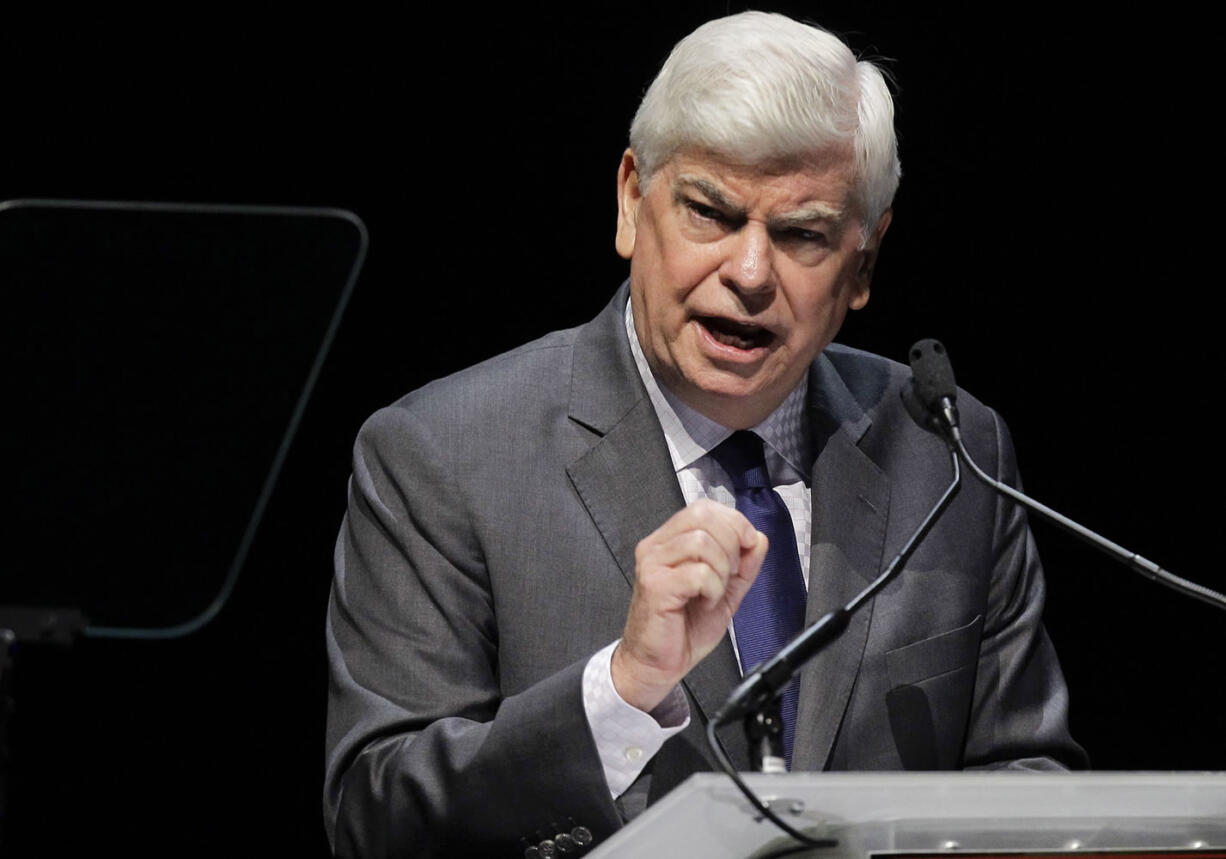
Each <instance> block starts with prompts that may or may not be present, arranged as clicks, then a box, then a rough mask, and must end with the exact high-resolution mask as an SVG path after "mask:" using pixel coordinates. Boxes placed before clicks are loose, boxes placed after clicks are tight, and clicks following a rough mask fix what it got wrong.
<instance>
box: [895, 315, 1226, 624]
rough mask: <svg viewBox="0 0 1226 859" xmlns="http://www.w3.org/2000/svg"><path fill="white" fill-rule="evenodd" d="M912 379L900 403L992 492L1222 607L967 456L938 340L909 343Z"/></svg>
mask: <svg viewBox="0 0 1226 859" xmlns="http://www.w3.org/2000/svg"><path fill="white" fill-rule="evenodd" d="M909 354H910V359H911V372H912V375H913V379H912V383H911V384H910V385H909V386H908V387H907V388H906V389H905V390H904V391H903V392H902V399H903V404H904V405H905V406H906V407H907V411H908V412H910V414H911V417H913V418H914V419H915V421H916V423H918V424H919V425H920V426H922V427H924V429H927V430H929V431H931V432H935V433H937V434H938V435H940V436H941V437H942V438H944V439H945V440H946V442H947V443H948V444H949V445H950V446H951V447H952V448H953V449H955V450H956V451H957V452H958V455H959V456H960V457H961V458H962V460H963V461H964V462H965V463H966V465H967V467H968V468H970V470H971V473H972V474H974V475H975V477H977V478H979V480H980V481H982V482H983V483H985V484H987V485H988V486H990V487H991V488H992V489H994V490H996V491H997V492H999V493H1001V494H1002V495H1005V496H1007V497H1009V498H1012V499H1013V500H1014V501H1016V502H1018V503H1019V504H1021V505H1023V506H1025V507H1027V508H1029V509H1030V510H1033V511H1035V512H1036V513H1038V514H1039V515H1041V516H1043V517H1044V518H1045V519H1048V520H1050V521H1051V522H1054V523H1055V524H1056V525H1059V526H1060V527H1061V528H1063V529H1064V530H1065V531H1068V532H1069V533H1070V534H1073V535H1074V536H1075V537H1077V538H1079V539H1081V540H1083V541H1084V542H1086V543H1089V544H1090V545H1091V546H1093V547H1095V548H1096V549H1098V550H1100V551H1102V552H1103V553H1104V554H1106V555H1108V556H1110V557H1112V558H1114V559H1115V560H1117V561H1119V562H1120V563H1122V564H1123V565H1124V566H1126V567H1128V568H1129V569H1131V570H1132V571H1134V572H1137V573H1140V574H1141V575H1143V576H1145V577H1147V578H1150V579H1153V580H1154V581H1156V582H1158V583H1159V584H1162V585H1165V586H1167V587H1168V588H1171V589H1172V590H1175V591H1178V592H1179V593H1181V594H1185V595H1186V596H1190V597H1192V598H1193V599H1198V600H1200V601H1201V602H1205V603H1208V604H1209V605H1212V606H1216V607H1217V608H1220V609H1223V610H1226V596H1223V595H1222V594H1220V593H1218V592H1217V591H1214V590H1211V589H1209V588H1207V587H1205V586H1204V585H1198V584H1197V583H1196V582H1190V581H1188V580H1187V579H1184V578H1181V577H1179V576H1177V575H1175V574H1174V573H1171V572H1168V571H1167V570H1164V569H1162V568H1161V567H1160V566H1158V565H1157V564H1155V563H1154V562H1153V561H1151V560H1149V559H1147V558H1143V557H1141V556H1140V555H1138V554H1137V553H1136V552H1132V551H1129V550H1128V549H1125V548H1124V547H1123V546H1121V545H1119V544H1118V543H1114V542H1112V541H1111V540H1108V539H1107V538H1106V537H1103V536H1102V535H1101V534H1098V533H1095V532H1094V531H1091V530H1090V529H1089V528H1087V527H1085V526H1084V525H1081V524H1080V523H1078V522H1074V521H1073V520H1072V519H1070V518H1068V517H1067V516H1065V515H1063V514H1061V513H1058V512H1056V511H1055V510H1053V509H1051V508H1050V507H1048V506H1047V505H1046V504H1042V503H1040V502H1038V501H1036V500H1034V499H1033V498H1031V497H1030V496H1028V495H1026V494H1025V493H1023V492H1021V491H1019V490H1017V489H1014V488H1013V487H1012V486H1009V485H1008V484H1005V483H1002V482H1000V481H999V480H996V479H995V478H994V477H992V476H991V475H990V474H987V473H986V472H985V471H984V470H983V469H982V468H980V467H979V465H978V464H977V463H976V462H975V460H974V459H972V458H971V454H970V451H968V450H967V449H966V445H965V444H963V443H962V434H961V431H960V430H959V427H958V408H957V405H956V403H957V398H958V388H957V385H956V384H955V383H954V370H953V365H952V364H951V363H950V361H949V354H948V353H947V352H946V351H945V347H944V346H942V345H941V343H940V342H939V341H937V340H931V339H929V340H921V341H919V342H918V343H916V344H915V345H914V346H912V347H911V351H910V353H909Z"/></svg>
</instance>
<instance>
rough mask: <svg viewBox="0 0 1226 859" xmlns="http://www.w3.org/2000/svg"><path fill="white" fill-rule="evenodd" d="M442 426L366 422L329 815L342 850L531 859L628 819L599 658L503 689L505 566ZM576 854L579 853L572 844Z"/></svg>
mask: <svg viewBox="0 0 1226 859" xmlns="http://www.w3.org/2000/svg"><path fill="white" fill-rule="evenodd" d="M440 435H441V431H439V430H435V431H433V432H432V431H430V430H428V429H426V428H425V427H424V426H423V424H422V422H420V421H418V420H415V419H414V416H413V415H412V413H411V412H410V411H409V410H408V409H406V408H403V407H394V408H391V409H385V410H383V411H382V412H380V413H378V414H376V415H375V416H374V417H372V418H371V420H370V421H368V422H367V424H366V426H364V427H363V429H362V432H361V433H360V435H359V437H358V441H357V444H356V447H355V454H354V469H353V476H352V478H351V481H350V491H349V506H348V512H347V514H346V516H345V520H344V523H343V525H342V527H341V533H340V537H339V539H338V541H337V546H336V556H335V578H334V581H333V587H332V596H331V600H330V603H329V607H328V617H327V649H328V664H329V672H330V685H329V701H328V735H327V743H328V748H327V775H326V784H325V797H324V806H325V822H326V826H327V829H328V835H329V838H330V839H331V841H332V844H333V849H334V850H335V852H336V853H337V854H338V855H341V856H363V857H368V856H432V855H460V854H462V853H463V851H465V850H467V851H469V852H470V855H489V856H499V855H504V856H522V855H523V853H524V850H525V848H526V847H528V846H531V845H535V844H538V843H539V842H540V841H542V840H543V839H546V838H550V839H552V838H554V837H555V835H556V834H558V833H566V834H572V833H576V834H575V835H574V836H573V837H576V838H577V841H578V842H579V844H580V845H582V844H583V843H584V842H585V841H587V842H590V843H599V842H600V841H601V840H602V839H603V838H605V837H606V836H607V835H609V834H610V833H611V832H612V831H614V830H615V829H616V828H617V827H618V826H620V818H619V817H618V814H617V811H616V809H615V807H614V806H613V803H612V801H611V799H610V796H609V791H608V787H607V786H606V784H605V779H604V776H603V772H602V768H601V764H600V760H599V757H598V756H597V753H596V749H595V746H594V743H593V741H592V738H591V734H590V731H589V728H588V725H587V721H586V716H585V713H584V708H583V701H582V674H583V668H584V664H585V663H586V659H585V660H582V661H580V662H577V663H575V664H573V665H571V666H570V667H568V668H566V669H564V670H562V671H560V672H557V673H555V674H552V675H549V676H546V677H544V678H543V679H541V680H540V681H539V682H537V683H536V684H535V685H532V686H531V687H529V688H527V689H524V690H521V691H518V692H517V694H513V695H509V696H506V697H504V695H503V691H502V689H501V687H500V682H499V656H498V647H499V641H498V627H497V618H496V602H495V599H494V594H493V590H492V586H491V578H490V575H489V572H488V570H487V569H486V567H485V563H484V559H483V556H482V550H481V545H480V540H479V538H478V535H477V533H476V530H475V529H474V527H473V520H472V517H471V516H470V515H469V513H470V511H469V509H468V506H469V505H470V504H472V503H475V502H474V499H470V498H466V497H464V492H463V489H462V488H461V485H460V484H461V483H462V481H460V480H457V479H456V476H455V471H454V469H455V468H456V467H462V466H457V465H456V464H455V463H450V462H448V456H447V455H445V451H444V448H445V447H446V445H445V444H444V443H443V439H441V438H440ZM571 855H574V854H573V853H572V854H571Z"/></svg>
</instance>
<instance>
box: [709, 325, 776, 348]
mask: <svg viewBox="0 0 1226 859" xmlns="http://www.w3.org/2000/svg"><path fill="white" fill-rule="evenodd" d="M696 319H697V322H698V324H699V325H701V326H702V327H703V328H705V329H706V331H707V333H708V334H710V335H711V339H713V340H714V341H715V342H716V343H719V344H721V345H723V346H731V347H732V348H733V349H741V350H743V351H746V352H748V351H751V350H753V349H760V348H764V347H766V346H769V345H770V344H771V342H772V341H773V340H774V339H775V335H774V334H772V333H771V332H770V331H768V330H766V329H765V328H763V327H762V326H761V325H754V324H753V323H749V322H736V321H735V320H732V319H725V318H724V317H722V316H699V317H696Z"/></svg>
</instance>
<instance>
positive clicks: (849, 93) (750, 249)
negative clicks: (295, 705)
mask: <svg viewBox="0 0 1226 859" xmlns="http://www.w3.org/2000/svg"><path fill="white" fill-rule="evenodd" d="M630 138H631V139H630V142H631V145H630V148H629V149H628V150H627V151H626V153H625V155H624V156H623V158H622V161H621V165H620V169H619V171H618V183H617V188H618V223H617V233H616V247H617V250H618V252H619V253H620V254H621V255H622V256H624V257H626V258H627V259H629V260H630V279H629V283H628V286H626V285H623V288H622V289H621V290H619V291H618V292H617V294H616V295H615V296H614V299H613V301H612V303H611V304H610V305H609V306H608V308H607V309H606V310H605V312H604V313H602V314H601V315H600V316H599V317H598V318H597V319H595V320H594V321H593V322H591V323H589V324H588V325H585V326H583V327H581V328H578V329H574V330H571V331H563V332H557V333H555V334H551V335H549V336H547V337H545V338H543V339H541V340H538V341H536V342H534V343H531V344H528V345H527V346H524V347H522V348H520V349H517V350H515V351H513V352H511V353H508V354H506V355H502V356H499V357H498V358H495V359H492V360H491V361H488V362H485V363H484V364H481V365H479V366H477V367H474V368H471V369H469V370H467V371H464V372H462V373H460V374H457V375H456V376H453V377H451V378H449V379H445V380H442V381H440V382H436V383H434V384H431V385H428V386H427V387H425V388H423V389H421V390H419V391H416V392H414V393H413V394H410V395H409V396H408V397H406V398H404V399H403V400H401V401H400V402H399V403H397V404H396V405H394V406H392V407H391V408H389V409H385V410H383V411H381V412H379V413H377V414H376V415H375V416H374V417H372V418H371V420H370V421H369V422H368V423H367V425H366V426H365V427H364V428H363V430H362V433H361V434H360V436H359V439H358V442H357V446H356V450H355V461H354V475H353V480H352V482H351V499H350V507H349V513H348V515H347V517H346V522H345V524H344V526H343V528H342V532H341V537H340V539H339V541H338V545H337V555H336V564H337V573H336V580H335V584H334V591H333V600H332V603H331V606H330V610H329V618H328V646H329V658H330V664H331V669H332V691H331V700H330V708H329V736H328V742H329V761H328V783H327V788H326V800H325V804H326V814H327V823H328V827H329V833H330V835H331V836H332V838H333V843H334V846H335V849H336V850H337V852H338V853H340V854H344V855H384V854H389V855H390V854H395V853H400V854H410V855H431V854H435V853H441V854H447V853H448V852H449V851H459V850H461V849H465V848H466V849H475V848H481V849H483V850H484V851H485V853H486V854H488V855H508V856H510V855H522V854H523V851H524V850H526V849H528V848H532V847H534V846H535V845H537V844H538V843H540V842H542V841H544V840H551V839H552V840H557V839H562V841H563V842H564V843H566V844H567V846H568V847H574V848H576V849H581V848H586V847H587V846H589V845H591V844H593V843H599V842H600V841H601V840H603V839H604V838H606V837H607V836H608V835H610V834H611V833H612V832H613V831H614V830H615V829H616V828H617V827H618V826H620V825H621V824H622V823H623V821H624V820H626V819H629V818H632V817H633V816H634V815H635V814H637V813H638V812H639V811H641V809H642V808H643V807H644V805H645V804H647V803H649V802H651V801H653V800H654V799H655V798H657V797H658V796H660V795H662V794H663V793H664V792H665V791H667V790H668V789H670V788H672V787H673V786H675V785H676V784H678V783H680V781H682V780H683V779H684V778H685V777H686V776H687V775H689V774H690V773H692V772H694V771H696V770H700V769H709V768H710V764H709V761H708V760H707V753H706V749H705V744H704V741H703V739H702V736H701V732H702V726H703V724H704V723H705V721H706V720H707V719H709V718H710V717H711V716H712V714H713V713H714V710H715V709H716V708H717V707H718V706H719V705H720V704H721V703H722V702H723V701H724V699H725V698H726V696H727V694H728V692H729V691H730V690H731V688H732V687H733V686H734V685H735V684H736V682H737V681H738V679H739V677H740V672H741V665H739V664H738V657H739V658H740V660H741V663H743V664H744V665H745V667H748V666H749V665H750V664H751V663H752V661H754V660H755V656H754V654H756V653H758V652H759V651H760V650H761V649H762V648H763V646H764V645H763V641H764V640H768V639H771V637H772V636H773V637H774V641H775V642H776V644H773V645H768V649H769V647H773V646H777V641H778V640H779V639H780V637H781V636H785V635H786V634H790V633H791V632H792V631H794V630H795V629H796V628H798V627H799V625H800V624H801V623H802V622H803V621H805V620H807V621H810V622H811V621H812V620H813V619H815V618H816V617H817V616H819V615H820V614H822V613H824V612H826V611H828V610H830V609H831V608H833V607H835V606H836V605H841V604H843V603H845V602H846V601H847V600H848V599H850V598H851V597H852V596H853V595H854V594H855V593H857V592H858V591H859V590H861V589H862V588H863V587H864V585H865V584H867V582H868V581H869V580H871V579H872V578H873V577H874V576H875V575H876V574H877V572H878V571H879V570H880V568H881V566H882V565H883V563H884V561H885V560H886V559H887V558H888V557H890V556H891V555H892V554H893V553H894V552H896V551H897V549H898V547H899V546H900V545H901V543H902V541H903V540H905V539H906V537H907V536H908V535H909V534H910V532H911V531H912V530H913V529H914V527H915V525H916V524H917V523H918V522H919V521H920V519H921V518H922V517H923V516H924V514H925V513H926V511H927V509H928V508H929V507H930V506H931V504H932V503H933V501H935V499H936V498H937V496H938V495H939V494H940V492H941V491H942V489H943V488H944V486H945V484H947V483H948V480H949V464H948V457H947V454H946V453H945V450H944V446H943V445H942V444H941V443H940V442H939V441H938V440H937V439H935V438H934V437H933V436H931V435H928V434H926V433H925V432H923V431H922V430H921V429H919V428H918V427H917V426H916V425H915V424H914V423H913V422H912V421H911V419H910V418H909V417H908V416H907V415H906V414H905V412H904V410H903V408H902V406H901V404H900V401H899V390H900V388H901V387H902V385H903V383H904V382H905V379H906V376H907V374H906V373H905V371H904V370H903V369H902V368H900V367H899V366H897V365H894V364H892V363H890V362H887V361H885V360H883V359H880V358H877V357H875V356H870V355H866V354H864V353H860V352H856V351H854V350H848V349H844V348H840V347H830V346H829V344H830V341H831V340H832V338H833V337H834V335H835V334H836V332H837V331H838V329H839V326H840V325H841V323H842V321H843V318H844V316H845V314H846V313H847V311H849V310H855V309H858V308H860V307H862V306H864V304H865V302H866V301H867V300H868V295H869V286H870V281H871V277H872V271H873V265H874V262H875V260H876V257H877V253H878V251H879V249H880V246H881V242H882V239H883V237H884V235H885V233H886V230H887V228H888V226H889V223H890V218H891V212H890V209H889V206H890V203H891V200H892V198H893V194H894V190H895V188H896V186H897V182H898V175H899V170H898V161H897V157H896V154H895V142H894V132H893V109H892V103H891V101H890V96H889V93H888V90H887V89H886V87H885V84H884V82H883V81H882V79H881V75H880V73H879V72H878V71H877V70H876V69H875V68H874V67H873V66H872V65H870V64H868V63H858V62H856V60H855V58H854V56H852V54H851V53H850V51H849V50H848V49H847V47H846V46H845V45H843V44H842V42H840V41H839V40H838V39H837V38H835V37H833V36H831V35H829V34H827V33H825V32H823V31H820V30H817V29H815V28H812V27H808V26H804V25H801V24H798V23H796V22H793V21H790V20H788V19H786V18H783V17H781V16H776V15H765V14H762V13H745V14H743V15H737V16H733V17H731V18H726V19H721V20H719V21H714V22H711V23H709V24H707V25H704V26H703V27H700V28H699V29H698V30H696V31H695V32H694V33H693V34H691V35H690V36H689V37H687V38H686V39H685V40H683V41H682V42H681V43H679V44H678V46H677V47H676V48H675V49H674V51H673V53H672V55H671V56H670V57H669V59H668V60H667V61H666V63H665V65H664V67H663V68H662V70H661V72H660V74H659V76H658V77H657V79H656V81H655V82H654V83H653V84H652V86H651V88H650V89H649V91H648V93H647V95H646V96H645V97H644V100H643V103H642V105H641V106H640V108H639V111H638V113H637V115H636V116H635V120H634V123H633V125H632V128H631V135H630ZM827 347H829V348H827ZM963 403H964V405H963V412H964V415H963V422H964V434H965V436H966V437H967V439H968V441H969V445H970V446H971V448H972V450H973V451H974V453H975V455H976V457H977V458H978V459H980V461H981V462H983V463H985V464H986V467H988V468H989V470H991V471H994V472H995V473H996V474H998V475H999V476H1001V477H1002V478H1003V479H1006V480H1011V481H1012V480H1015V479H1016V474H1015V473H1014V464H1013V458H1012V451H1011V446H1010V443H1009V439H1008V435H1007V432H1006V431H1005V429H1004V427H1003V425H1001V423H1000V422H999V420H998V419H997V418H996V416H995V415H994V413H992V412H991V411H989V410H987V409H985V408H984V407H983V406H981V405H979V404H978V403H976V402H975V401H974V400H973V399H970V398H969V397H964V398H963ZM744 430H752V431H753V432H752V434H751V433H747V432H734V431H744ZM742 466H743V467H742ZM763 466H764V467H763ZM751 475H757V476H756V477H751ZM764 477H765V478H767V479H768V485H766V486H760V485H751V484H752V483H753V481H754V480H762V479H763V478H764ZM738 508H740V509H738ZM742 511H745V512H742ZM747 517H751V518H753V519H754V522H753V524H751V521H750V518H747ZM764 531H769V532H770V533H771V534H772V535H773V537H772V538H771V539H768V538H767V536H765V534H764V533H763V532H764ZM759 577H760V578H761V580H762V582H764V583H766V584H765V585H759V586H758V587H757V588H755V587H754V584H755V581H757V580H758V579H759ZM763 591H769V593H767V594H766V595H765V596H763ZM1042 593H1043V591H1042V581H1041V572H1040V569H1039V565H1038V560H1037V558H1036V556H1035V554H1034V548H1033V545H1032V543H1031V540H1030V535H1029V532H1028V530H1027V528H1026V524H1025V520H1024V518H1023V516H1022V514H1021V513H1020V512H1019V511H1018V510H1017V509H1015V508H1014V507H1012V506H1010V505H1007V504H1004V503H1003V502H1000V501H998V500H997V499H996V498H995V497H992V496H990V495H989V494H988V493H987V492H986V490H982V489H981V488H979V487H977V486H974V485H968V486H966V487H964V489H963V490H962V492H961V494H960V495H959V497H958V498H957V500H956V501H955V502H954V504H953V505H952V506H951V508H950V509H949V511H948V512H947V514H946V516H945V517H944V518H943V519H942V521H941V523H940V524H939V525H938V526H937V527H936V528H935V529H934V530H933V532H932V533H931V534H930V535H929V536H928V538H927V539H926V540H925V542H924V544H923V545H922V546H921V548H920V550H919V551H918V552H917V553H916V554H915V556H914V557H913V558H912V560H911V562H910V564H909V566H908V569H907V570H906V571H905V572H904V573H903V574H902V575H901V576H900V577H899V578H898V579H897V580H895V581H894V582H893V583H892V584H891V585H890V586H889V587H887V588H886V589H885V590H884V591H883V592H882V593H881V594H880V595H879V596H878V597H877V598H876V599H875V600H873V601H872V603H871V604H869V605H867V606H866V607H865V608H864V610H862V611H861V612H860V613H858V614H857V615H856V616H855V617H854V619H853V620H852V623H851V625H850V627H849V628H848V630H847V631H846V632H845V633H844V635H843V636H842V637H841V638H840V639H839V640H838V641H837V642H835V643H834V644H833V645H832V646H831V647H829V648H828V649H827V650H826V651H824V652H823V653H822V654H820V655H819V656H818V658H817V659H815V660H814V662H813V663H811V664H810V665H809V666H808V667H806V668H805V670H804V671H803V672H802V673H801V677H800V680H799V684H798V686H797V687H795V688H793V689H790V690H789V691H788V692H787V693H786V694H785V696H784V724H785V741H786V746H787V751H788V756H789V758H790V765H791V767H792V768H793V769H797V770H799V769H823V768H831V769H850V768H859V769H891V768H894V769H897V768H914V769H936V768H956V767H963V766H1023V767H1026V766H1030V767H1053V766H1057V765H1058V762H1060V761H1063V762H1065V763H1072V762H1076V761H1078V760H1079V756H1080V750H1079V749H1078V748H1077V746H1076V745H1075V744H1074V743H1073V742H1072V741H1071V740H1070V739H1069V737H1068V734H1067V730H1066V726H1065V723H1066V719H1065V709H1066V708H1065V692H1064V685H1063V680H1062V678H1061V676H1060V672H1059V668H1058V666H1057V664H1056V662H1055V657H1054V654H1053V653H1052V651H1051V647H1050V644H1049V643H1048V641H1047V639H1046V636H1045V635H1044V633H1043V631H1042V628H1041V626H1040V623H1039V616H1040V613H1041V608H1042ZM742 607H744V610H742ZM750 614H752V615H753V619H752V621H750V620H746V618H747V615H750ZM734 618H735V620H734ZM722 736H723V739H724V742H725V743H726V744H727V745H728V746H729V748H730V753H731V754H732V756H733V759H734V762H736V763H737V764H738V765H739V766H741V767H742V768H744V767H745V766H746V763H747V760H748V758H747V753H746V746H745V742H744V740H743V738H741V737H740V736H739V727H737V726H733V729H732V730H728V731H725V732H724V733H723V734H722ZM498 851H501V853H499V852H498Z"/></svg>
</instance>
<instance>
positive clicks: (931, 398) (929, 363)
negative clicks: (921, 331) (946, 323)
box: [908, 337, 958, 409]
mask: <svg viewBox="0 0 1226 859" xmlns="http://www.w3.org/2000/svg"><path fill="white" fill-rule="evenodd" d="M908 354H909V355H910V357H911V373H912V375H913V376H914V377H915V394H916V396H917V397H919V400H920V402H922V403H923V404H924V406H925V407H926V408H928V409H932V408H935V407H936V405H937V404H938V403H939V402H940V400H941V398H942V397H948V398H949V401H950V402H951V403H952V402H955V401H956V400H957V397H958V386H957V384H956V383H955V382H954V368H953V365H952V364H950V363H949V354H948V353H947V352H946V351H945V347H944V346H943V345H941V341H940V340H933V339H932V338H931V337H929V338H927V339H925V340H920V341H919V342H918V343H916V344H915V345H914V346H912V347H911V351H910V352H909V353H908Z"/></svg>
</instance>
